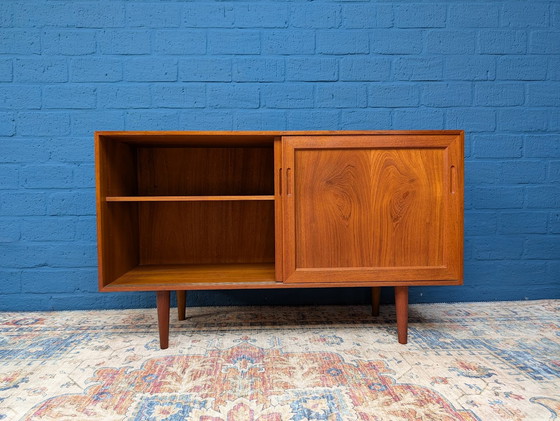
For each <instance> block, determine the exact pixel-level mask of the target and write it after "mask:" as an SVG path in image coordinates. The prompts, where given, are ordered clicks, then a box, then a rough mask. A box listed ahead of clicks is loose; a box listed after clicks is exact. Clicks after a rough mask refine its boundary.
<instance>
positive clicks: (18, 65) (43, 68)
mask: <svg viewBox="0 0 560 421" xmlns="http://www.w3.org/2000/svg"><path fill="white" fill-rule="evenodd" d="M14 80H15V81H16V82H32V83H40V82H45V83H48V82H66V81H67V80H68V66H67V64H66V60H65V59H61V58H53V57H50V58H47V57H44V58H21V59H16V60H14Z"/></svg>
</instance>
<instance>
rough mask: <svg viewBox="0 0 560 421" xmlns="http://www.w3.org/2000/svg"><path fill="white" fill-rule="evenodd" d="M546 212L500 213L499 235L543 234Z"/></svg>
mask: <svg viewBox="0 0 560 421" xmlns="http://www.w3.org/2000/svg"><path fill="white" fill-rule="evenodd" d="M547 224H548V214H547V213H546V212H502V213H501V214H500V225H499V228H498V232H499V233H500V234H544V233H546V231H547Z"/></svg>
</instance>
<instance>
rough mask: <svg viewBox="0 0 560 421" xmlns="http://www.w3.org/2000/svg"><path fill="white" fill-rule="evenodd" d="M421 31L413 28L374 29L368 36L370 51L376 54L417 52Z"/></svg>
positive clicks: (418, 51)
mask: <svg viewBox="0 0 560 421" xmlns="http://www.w3.org/2000/svg"><path fill="white" fill-rule="evenodd" d="M422 44H423V32H422V31H419V30H414V29H405V30H390V29H375V30H373V31H372V32H371V36H370V51H371V52H372V53H377V54H419V53H420V52H421V51H422Z"/></svg>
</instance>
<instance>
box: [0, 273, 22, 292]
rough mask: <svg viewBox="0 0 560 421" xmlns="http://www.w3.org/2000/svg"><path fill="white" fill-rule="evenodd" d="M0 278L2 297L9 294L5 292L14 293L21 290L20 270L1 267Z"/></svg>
mask: <svg viewBox="0 0 560 421" xmlns="http://www.w3.org/2000/svg"><path fill="white" fill-rule="evenodd" d="M0 278H2V285H1V286H0V295H3V296H4V297H9V295H5V294H15V293H18V292H20V291H21V271H20V270H6V269H3V270H1V271H0ZM12 299H13V298H12Z"/></svg>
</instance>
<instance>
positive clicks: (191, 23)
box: [182, 3, 235, 28]
mask: <svg viewBox="0 0 560 421" xmlns="http://www.w3.org/2000/svg"><path fill="white" fill-rule="evenodd" d="M210 17H211V18H210ZM182 20H183V25H184V26H186V27H191V28H198V27H201V28H231V27H233V25H234V21H235V12H234V8H233V5H232V4H231V3H223V4H220V3H217V4H216V3H214V4H212V3H186V4H185V6H184V11H183V19H182Z"/></svg>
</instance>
